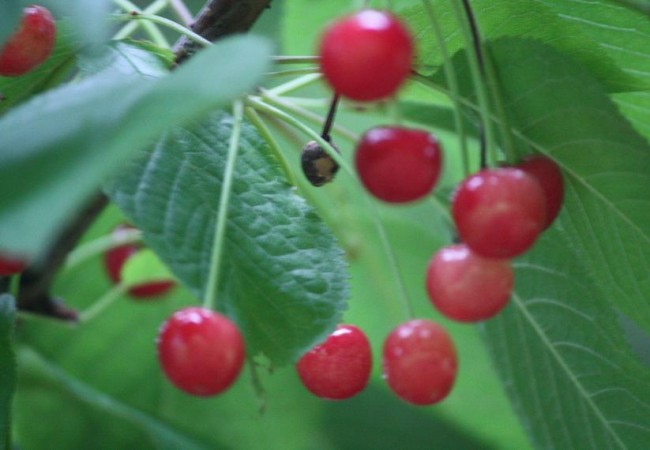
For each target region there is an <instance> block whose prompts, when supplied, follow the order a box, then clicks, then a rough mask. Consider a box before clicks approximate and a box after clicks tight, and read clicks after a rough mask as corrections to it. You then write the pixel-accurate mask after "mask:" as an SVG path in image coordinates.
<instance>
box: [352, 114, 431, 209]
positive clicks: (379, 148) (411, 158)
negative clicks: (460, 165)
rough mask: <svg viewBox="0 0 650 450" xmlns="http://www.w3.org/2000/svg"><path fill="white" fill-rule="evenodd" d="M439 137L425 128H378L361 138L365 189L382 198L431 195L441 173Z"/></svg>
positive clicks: (399, 200) (397, 199)
mask: <svg viewBox="0 0 650 450" xmlns="http://www.w3.org/2000/svg"><path fill="white" fill-rule="evenodd" d="M441 160H442V155H441V150H440V144H439V142H438V140H437V139H436V138H435V137H434V136H433V135H432V134H430V133H428V132H426V131H424V130H418V129H410V128H401V127H377V128H372V129H370V130H368V131H367V132H366V133H365V134H364V135H363V136H362V137H361V140H360V141H359V144H358V145H357V150H356V155H355V165H356V169H357V172H358V174H359V178H360V179H361V182H362V183H363V185H364V186H365V188H366V189H367V190H368V191H369V192H370V193H371V194H373V195H374V196H375V197H377V198H378V199H380V200H383V201H385V202H390V203H405V202H410V201H413V200H417V199H419V198H422V197H424V196H425V195H427V194H428V193H429V192H430V191H431V189H433V187H434V186H435V184H436V182H437V181H438V177H439V176H440V166H441Z"/></svg>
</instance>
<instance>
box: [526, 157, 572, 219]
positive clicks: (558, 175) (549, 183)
mask: <svg viewBox="0 0 650 450" xmlns="http://www.w3.org/2000/svg"><path fill="white" fill-rule="evenodd" d="M516 167H517V168H519V169H521V170H523V171H525V172H526V173H528V174H529V175H532V176H533V177H535V179H536V180H537V181H538V182H539V184H540V185H541V186H542V190H543V191H544V196H545V198H546V223H545V225H544V229H546V228H548V227H550V226H551V224H552V223H553V222H554V221H555V219H556V217H557V216H558V215H559V214H560V210H561V209H562V204H563V203H564V177H563V176H562V171H561V170H560V167H559V166H558V165H557V164H556V163H555V161H553V160H552V159H550V158H548V157H547V156H544V155H530V156H528V157H526V158H524V160H523V161H522V162H520V163H519V164H517V166H516Z"/></svg>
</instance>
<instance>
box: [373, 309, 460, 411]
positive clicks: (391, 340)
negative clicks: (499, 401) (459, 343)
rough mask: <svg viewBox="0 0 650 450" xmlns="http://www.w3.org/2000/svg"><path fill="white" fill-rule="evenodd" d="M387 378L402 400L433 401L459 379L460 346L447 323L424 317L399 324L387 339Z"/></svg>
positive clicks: (445, 393)
mask: <svg viewBox="0 0 650 450" xmlns="http://www.w3.org/2000/svg"><path fill="white" fill-rule="evenodd" d="M383 356H384V359H383V367H384V378H385V379H386V381H387V383H388V386H389V387H390V388H391V390H392V391H393V392H395V394H397V396H398V397H400V398H401V399H402V400H404V401H407V402H409V403H412V404H414V405H432V404H434V403H437V402H439V401H441V400H442V399H444V398H445V397H446V396H447V395H448V394H449V391H451V388H452V386H453V384H454V380H455V379H456V370H457V362H456V349H455V348H454V343H453V342H452V340H451V338H450V337H449V335H448V334H447V332H446V331H445V329H444V328H443V327H441V326H440V325H438V324H437V323H435V322H432V321H430V320H424V319H417V320H411V321H409V322H406V323H402V324H400V325H398V326H397V327H396V328H395V329H394V330H393V331H391V333H390V334H389V335H388V337H387V338H386V341H385V342H384V355H383Z"/></svg>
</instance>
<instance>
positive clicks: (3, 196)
mask: <svg viewBox="0 0 650 450" xmlns="http://www.w3.org/2000/svg"><path fill="white" fill-rule="evenodd" d="M269 52H270V48H269V46H268V45H267V43H266V41H264V40H262V39H260V38H255V37H252V36H241V37H236V38H231V39H227V40H223V41H221V42H220V43H219V44H217V45H215V46H213V47H211V48H209V49H206V50H204V51H202V52H200V53H199V54H197V55H196V57H195V58H193V59H192V60H190V61H189V62H188V63H187V64H185V65H183V67H181V68H179V69H178V70H176V71H174V72H173V73H171V74H168V75H166V76H164V77H162V78H160V79H156V78H154V77H152V76H151V74H152V72H156V73H160V72H161V71H162V70H163V69H162V67H161V66H162V63H160V62H158V64H159V65H158V66H154V67H149V69H148V70H146V71H144V70H143V69H142V66H141V65H138V64H141V63H142V59H141V58H140V57H139V55H140V53H141V50H140V49H138V51H137V54H138V58H137V61H134V59H132V58H130V54H129V52H126V51H124V52H123V53H122V55H121V56H122V57H121V58H119V59H118V61H120V62H119V65H120V67H124V68H125V69H124V70H118V71H117V72H118V73H119V76H117V75H118V73H116V71H115V70H113V69H114V68H110V69H108V70H107V71H106V72H102V73H99V74H97V75H94V76H90V77H88V78H86V79H84V80H82V81H80V82H78V83H72V84H68V85H65V86H63V87H61V88H59V89H56V90H53V91H49V92H47V93H45V94H43V95H40V96H37V97H35V98H33V99H32V100H31V101H29V102H27V103H23V104H22V105H20V106H19V107H17V108H15V109H13V110H11V111H10V112H9V113H7V114H6V115H5V116H4V117H3V118H2V119H1V120H0V135H1V136H2V141H1V142H0V245H1V246H2V247H3V248H5V249H7V250H10V251H13V252H16V253H24V254H28V255H29V254H31V255H34V254H36V253H38V252H39V251H41V250H42V249H43V248H44V246H45V245H46V244H47V241H48V240H49V239H50V238H51V236H52V235H53V234H55V233H56V231H57V230H58V229H59V228H60V227H61V225H62V223H63V222H65V220H67V218H68V217H69V215H70V214H71V213H72V212H73V211H74V210H75V208H76V207H78V205H79V204H80V203H81V202H83V200H84V199H85V198H86V197H87V196H88V195H89V194H90V193H91V192H92V191H93V190H95V189H97V188H98V186H99V184H100V183H101V181H102V179H103V178H104V177H105V176H106V175H108V174H110V173H111V172H113V171H114V170H116V169H117V168H119V167H120V165H121V164H122V163H123V162H124V159H125V158H127V157H128V156H130V155H132V154H134V152H135V151H137V150H138V149H139V148H142V147H143V146H145V145H147V144H149V143H151V142H152V141H153V140H154V139H155V138H156V137H158V136H159V135H160V134H161V133H162V132H164V131H165V130H166V129H168V128H169V127H170V126H172V125H177V124H183V123H187V122H189V121H192V120H194V119H197V118H200V117H201V116H203V115H204V114H206V113H207V112H208V111H209V110H210V109H212V108H214V107H215V106H218V105H222V104H224V103H225V102H228V101H229V100H231V99H233V98H235V97H237V96H239V95H241V94H243V93H245V92H246V91H247V90H248V89H250V88H251V87H252V86H253V85H254V83H255V82H256V80H257V79H258V78H259V77H260V76H261V75H262V73H263V72H264V70H265V67H266V66H267V63H268V55H269ZM153 118H155V120H154V119H153ZM43 217H47V220H42V218H43Z"/></svg>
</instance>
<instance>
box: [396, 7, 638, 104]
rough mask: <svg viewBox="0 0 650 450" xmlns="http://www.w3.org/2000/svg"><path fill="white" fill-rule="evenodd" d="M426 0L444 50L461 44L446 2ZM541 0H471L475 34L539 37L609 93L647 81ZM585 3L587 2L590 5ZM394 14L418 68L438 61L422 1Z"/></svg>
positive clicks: (629, 89) (453, 18) (455, 49)
mask: <svg viewBox="0 0 650 450" xmlns="http://www.w3.org/2000/svg"><path fill="white" fill-rule="evenodd" d="M432 3H435V5H434V10H435V13H436V14H437V17H438V21H439V22H440V23H441V25H442V28H443V33H444V35H445V36H447V39H446V44H447V47H448V49H449V54H453V53H455V52H456V51H458V50H460V49H462V48H464V47H465V43H464V42H463V39H462V33H459V31H458V25H457V21H456V18H455V15H454V13H453V10H452V9H451V7H450V5H449V2H432ZM544 3H548V2H539V1H534V0H519V1H516V2H494V1H491V0H475V1H473V2H472V7H473V10H474V12H475V14H476V16H477V19H478V25H479V29H480V32H481V35H482V36H484V37H485V38H487V39H492V40H494V39H497V38H501V37H506V36H512V37H514V36H516V37H525V38H533V39H536V40H539V41H541V42H544V43H546V44H548V45H551V46H553V47H554V48H555V49H557V50H558V51H560V52H562V53H565V54H566V55H568V56H570V57H572V58H573V59H575V60H576V61H579V62H580V63H581V64H583V65H585V66H586V67H587V68H589V70H590V71H591V72H592V74H593V75H594V76H596V77H597V78H598V79H599V80H600V81H601V82H602V83H603V84H604V85H605V86H606V87H607V89H608V90H610V91H613V92H617V91H631V90H638V89H644V88H648V87H649V86H650V84H648V81H647V80H645V79H643V78H639V77H637V76H636V73H634V72H632V71H624V70H622V69H621V68H620V67H619V66H618V65H617V64H616V63H615V60H614V59H613V58H612V55H611V53H610V52H607V51H606V50H605V49H604V47H605V46H604V45H602V41H601V40H598V39H595V38H594V36H592V34H590V33H587V32H585V31H584V30H583V28H582V27H581V26H579V25H578V24H577V23H575V22H574V21H570V20H567V19H566V17H564V16H563V15H561V14H557V13H556V12H555V11H554V10H553V9H551V8H549V7H548V6H546V5H545V4H544ZM557 3H565V4H567V3H576V2H567V1H562V2H557ZM585 6H587V7H589V6H591V4H589V5H585ZM400 15H401V16H402V17H403V18H404V19H405V20H406V21H407V23H408V24H409V26H410V27H411V29H412V31H413V33H414V35H415V36H416V38H417V46H418V52H417V54H418V55H419V58H418V62H419V64H420V65H421V66H424V67H423V69H424V71H425V72H426V71H427V69H426V68H427V67H431V66H433V67H438V66H440V64H441V63H442V59H441V56H440V51H439V45H438V43H437V41H436V40H435V35H434V34H433V31H432V29H431V24H430V22H429V19H428V16H427V14H426V13H425V12H424V10H423V7H422V5H417V6H411V7H409V8H405V9H403V10H400ZM540 24H543V26H540ZM644 45H645V44H644ZM646 50H647V46H646Z"/></svg>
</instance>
